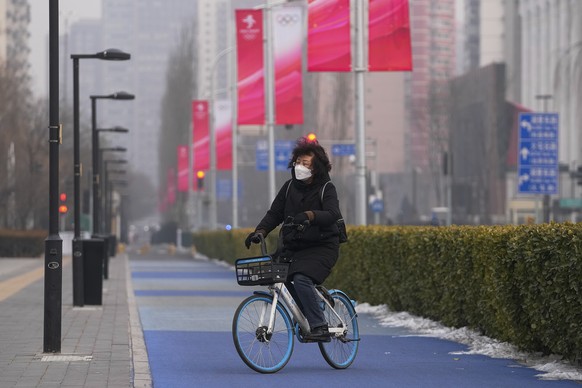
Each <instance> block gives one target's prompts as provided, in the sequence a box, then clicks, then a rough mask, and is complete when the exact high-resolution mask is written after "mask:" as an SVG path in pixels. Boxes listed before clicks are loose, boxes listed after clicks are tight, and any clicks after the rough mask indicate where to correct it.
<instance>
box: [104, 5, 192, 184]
mask: <svg viewBox="0 0 582 388" xmlns="http://www.w3.org/2000/svg"><path fill="white" fill-rule="evenodd" d="M197 12H198V1H197V0H172V1H171V4H170V2H167V1H160V0H103V5H102V29H103V33H102V39H101V44H102V49H107V48H117V49H121V50H123V51H127V52H129V53H130V54H131V60H130V61H129V62H119V63H101V64H100V65H101V68H102V71H103V78H102V83H101V90H100V92H101V93H105V94H110V93H114V92H116V91H126V92H129V93H132V94H135V96H136V99H135V101H132V102H123V101H107V100H105V101H100V106H99V122H100V123H99V125H100V126H103V127H112V126H116V125H121V126H124V127H127V128H129V130H130V132H129V134H127V135H115V134H111V135H108V136H116V138H115V139H116V143H118V140H117V139H119V143H120V144H119V145H121V146H126V147H128V149H129V151H128V153H127V158H128V160H129V162H130V164H131V166H132V168H133V169H135V170H136V171H138V172H141V173H143V174H146V175H147V176H148V177H150V180H151V182H152V184H153V185H154V186H157V185H158V171H159V158H158V141H159V136H160V134H161V133H163V128H160V125H161V117H160V116H161V115H160V112H161V101H162V97H163V94H164V92H165V91H166V70H167V66H168V60H169V54H170V53H171V52H172V50H174V49H175V48H176V46H177V44H178V42H179V40H180V32H181V31H182V29H183V28H185V27H188V26H190V27H194V26H195V24H196V20H197V19H196V15H197ZM184 130H185V131H187V130H188V129H187V128H185V129H184Z"/></svg>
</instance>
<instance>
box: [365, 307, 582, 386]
mask: <svg viewBox="0 0 582 388" xmlns="http://www.w3.org/2000/svg"><path fill="white" fill-rule="evenodd" d="M356 311H357V313H358V314H370V315H372V316H374V317H375V318H376V319H378V320H379V323H380V325H382V326H388V327H404V328H407V329H409V330H411V331H413V332H414V333H415V334H412V336H427V337H435V338H441V339H445V340H449V341H454V342H458V343H461V344H463V345H467V346H468V348H469V350H466V351H458V352H451V354H455V355H462V354H465V355H471V354H480V355H484V356H488V357H491V358H502V359H511V360H516V361H518V362H519V363H521V364H523V365H525V366H527V367H530V368H533V369H535V370H538V371H540V372H544V373H541V374H539V375H536V376H537V377H539V378H540V379H542V380H574V381H582V368H580V367H576V366H575V365H573V364H571V363H568V362H566V361H563V360H561V359H560V357H559V356H555V355H551V356H542V355H541V354H537V353H525V352H522V351H520V350H519V349H518V348H517V347H516V346H514V345H512V344H509V343H507V342H501V341H498V340H496V339H493V338H489V337H486V336H484V335H481V334H479V333H477V332H476V331H474V330H471V329H469V328H467V327H463V328H460V329H454V328H450V327H446V326H443V325H442V324H440V323H438V322H435V321H432V320H430V319H426V318H421V317H417V316H414V315H412V314H409V313H406V312H393V311H390V309H388V307H387V306H386V305H380V306H371V305H370V304H369V303H361V304H358V305H357V306H356Z"/></svg>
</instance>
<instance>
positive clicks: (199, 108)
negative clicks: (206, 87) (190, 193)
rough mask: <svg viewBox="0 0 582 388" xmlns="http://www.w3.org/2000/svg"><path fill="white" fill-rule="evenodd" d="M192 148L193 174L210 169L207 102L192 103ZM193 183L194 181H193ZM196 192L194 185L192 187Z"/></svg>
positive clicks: (196, 101)
mask: <svg viewBox="0 0 582 388" xmlns="http://www.w3.org/2000/svg"><path fill="white" fill-rule="evenodd" d="M192 126H193V128H192V147H193V151H194V163H193V170H194V171H193V173H194V176H196V172H197V171H200V170H203V171H208V170H209V169H210V133H209V131H210V127H209V117H208V101H205V100H194V101H192ZM193 181H196V180H195V179H193ZM193 189H194V190H196V185H194V188H193Z"/></svg>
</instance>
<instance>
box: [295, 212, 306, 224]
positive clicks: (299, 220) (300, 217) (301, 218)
mask: <svg viewBox="0 0 582 388" xmlns="http://www.w3.org/2000/svg"><path fill="white" fill-rule="evenodd" d="M293 222H294V223H296V224H307V225H309V217H308V216H307V213H305V212H301V213H299V214H296V215H295V217H293Z"/></svg>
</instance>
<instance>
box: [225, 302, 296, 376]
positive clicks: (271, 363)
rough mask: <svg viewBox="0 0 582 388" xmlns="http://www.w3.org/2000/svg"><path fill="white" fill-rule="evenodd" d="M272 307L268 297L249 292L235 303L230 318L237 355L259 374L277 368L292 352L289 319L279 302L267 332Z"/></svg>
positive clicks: (285, 362)
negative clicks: (234, 308)
mask: <svg viewBox="0 0 582 388" xmlns="http://www.w3.org/2000/svg"><path fill="white" fill-rule="evenodd" d="M272 306H273V297H272V296H270V295H252V296H250V297H248V298H247V299H245V300H244V301H243V302H242V303H241V304H240V305H239V306H238V308H237V310H236V312H235V313H234V318H233V321H232V339H233V341H234V345H235V347H236V351H237V352H238V355H239V356H240V358H241V359H242V360H243V361H244V363H245V364H247V365H248V366H249V367H250V368H251V369H253V370H255V371H257V372H260V373H275V372H277V371H279V370H281V369H282V368H283V367H284V366H285V365H286V364H287V362H288V361H289V359H290V358H291V353H293V327H292V324H291V318H290V317H289V314H288V313H287V311H286V310H285V309H284V308H283V306H282V305H281V304H280V303H277V308H276V310H275V323H274V327H273V332H272V333H270V334H269V333H267V325H268V324H269V314H270V312H271V307H272Z"/></svg>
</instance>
